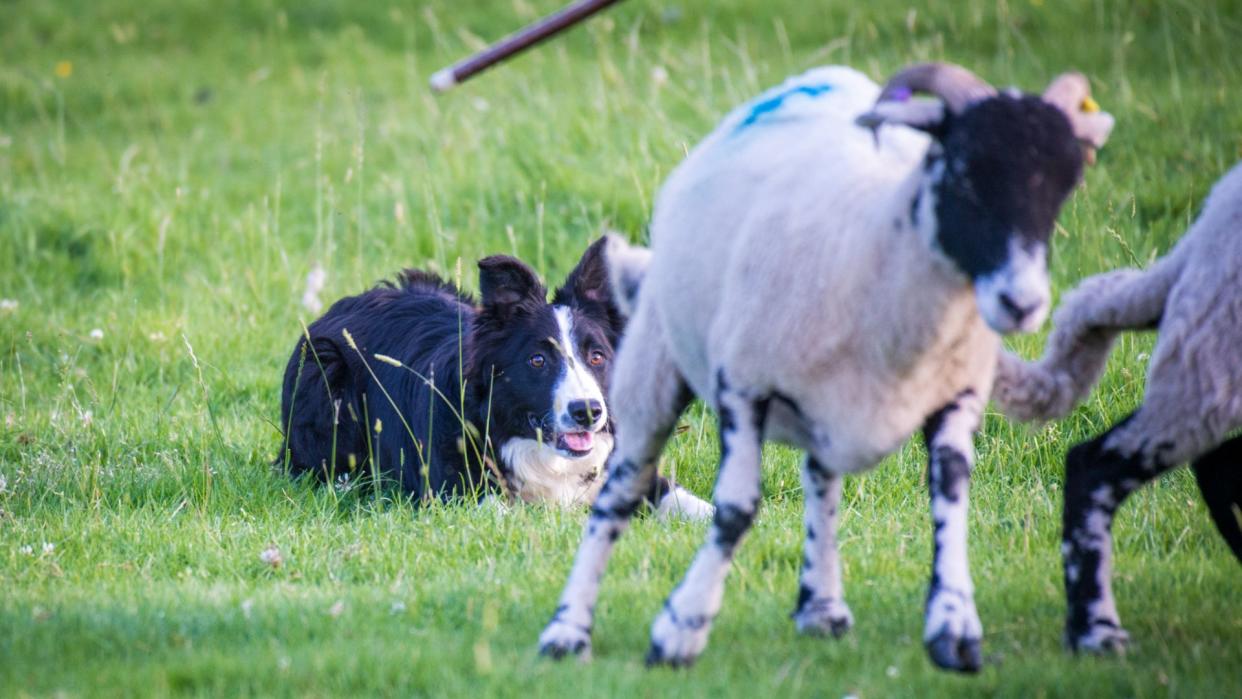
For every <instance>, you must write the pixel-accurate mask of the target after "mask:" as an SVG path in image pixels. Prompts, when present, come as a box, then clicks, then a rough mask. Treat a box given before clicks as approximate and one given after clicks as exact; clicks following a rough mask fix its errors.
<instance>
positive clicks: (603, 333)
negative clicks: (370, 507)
mask: <svg viewBox="0 0 1242 699" xmlns="http://www.w3.org/2000/svg"><path fill="white" fill-rule="evenodd" d="M605 242H606V239H600V240H599V241H597V242H596V243H594V244H593V245H591V246H590V247H589V248H588V249H587V251H586V253H585V254H584V255H583V257H582V259H581V261H579V263H578V265H577V267H576V268H575V269H574V270H573V272H571V273H570V275H569V277H568V278H567V279H566V280H565V284H564V285H563V286H561V288H559V289H557V290H556V293H555V294H554V295H553V298H552V302H551V303H548V300H547V291H546V290H545V289H544V286H543V285H542V284H541V283H540V281H539V279H538V277H537V276H536V274H535V273H534V271H533V270H531V269H530V268H529V267H527V266H526V265H525V264H523V263H522V262H521V261H520V260H517V259H515V258H512V257H508V256H505V255H496V256H492V257H488V258H485V259H483V260H481V261H479V288H480V292H481V299H480V301H479V302H477V303H476V301H475V300H474V299H473V298H471V297H470V296H468V295H466V294H464V293H462V292H461V291H459V290H458V289H457V288H456V287H454V286H453V285H452V284H450V283H448V282H446V281H444V280H442V279H440V278H439V277H437V276H435V275H433V274H430V273H427V272H421V271H417V270H406V271H404V272H402V273H401V274H400V275H399V276H398V277H397V281H396V282H395V283H387V282H385V283H381V284H380V285H378V286H376V287H375V288H373V289H371V290H370V291H367V292H364V293H362V294H359V295H357V296H350V297H347V298H344V299H341V300H340V301H337V302H336V303H335V304H333V305H332V307H331V308H330V309H328V312H327V313H325V314H324V315H323V317H321V318H320V319H319V320H317V321H315V322H314V323H312V324H311V325H310V327H309V328H308V329H307V333H306V335H305V336H304V337H303V338H301V339H300V340H299V341H298V343H297V347H296V348H295V349H294V351H293V356H292V357H290V359H289V363H288V366H287V367H286V369H285V378H284V389H283V395H282V398H281V421H282V425H283V426H284V427H285V428H286V430H287V432H286V441H285V445H284V446H285V453H284V454H282V459H281V460H282V462H284V463H285V464H287V467H288V469H289V471H290V472H291V473H293V474H295V475H297V474H301V473H306V472H310V473H313V474H315V476H316V477H317V478H319V479H320V480H324V481H334V480H337V479H345V478H350V479H356V478H358V477H368V476H372V475H377V474H378V475H380V476H381V477H382V478H383V479H385V480H388V481H395V482H397V483H398V484H400V486H401V488H402V489H403V490H404V491H405V492H406V493H407V494H409V495H411V496H414V497H415V498H419V499H422V498H427V497H440V498H448V497H454V496H464V497H477V496H479V495H483V494H486V493H488V492H494V491H495V490H497V489H502V490H503V491H505V492H506V493H508V494H510V495H512V496H514V497H516V498H518V499H521V500H524V501H528V502H552V503H556V504H559V505H563V506H569V505H575V504H590V503H591V502H593V501H594V499H595V495H596V494H597V493H598V492H599V488H600V486H601V485H602V482H603V479H602V478H601V477H600V476H601V475H602V469H603V466H604V462H605V461H606V460H607V458H608V454H609V453H610V452H611V450H612V444H613V436H612V423H611V420H610V417H609V416H610V413H609V410H608V405H607V402H606V400H605V396H606V394H607V388H608V374H609V364H610V363H611V361H612V356H613V352H614V350H615V348H616V347H617V343H618V340H619V339H620V336H621V333H622V331H623V330H624V324H625V319H624V317H623V315H622V314H621V312H620V310H619V308H618V306H617V304H616V303H615V302H614V300H613V298H612V294H611V292H610V286H609V278H608V271H607V265H606V260H605V255H606V250H605V248H606V245H605ZM308 340H309V342H308ZM647 501H648V503H649V504H650V506H651V507H653V508H654V509H655V510H656V512H657V513H658V514H660V515H662V516H663V515H680V516H684V517H687V518H707V517H710V516H711V513H712V508H711V506H710V505H708V504H707V503H706V502H704V501H702V500H700V499H698V498H696V497H695V496H693V495H691V494H690V493H688V492H686V491H685V490H683V489H681V488H679V487H677V486H675V485H673V484H671V483H670V482H668V481H667V480H664V479H659V480H658V481H657V483H656V485H655V486H654V487H653V488H652V491H651V492H650V493H649V494H648V497H647Z"/></svg>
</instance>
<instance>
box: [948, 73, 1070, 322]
mask: <svg viewBox="0 0 1242 699" xmlns="http://www.w3.org/2000/svg"><path fill="white" fill-rule="evenodd" d="M940 143H941V146H942V148H941V152H940V153H939V155H938V156H935V155H934V156H931V158H929V163H928V166H929V168H931V174H932V179H933V186H932V187H933V193H934V195H935V211H936V219H937V234H936V236H937V243H938V245H939V246H940V248H941V249H942V250H943V251H944V253H945V255H947V256H948V257H949V258H950V259H951V260H953V262H954V263H955V264H956V265H957V266H958V268H959V269H961V271H962V272H963V273H965V274H966V275H967V276H968V277H970V279H971V280H972V281H973V282H974V284H975V295H976V298H977V300H978V303H979V311H980V313H981V314H982V315H983V318H984V320H985V321H986V322H987V323H988V325H990V326H992V328H993V329H995V330H996V331H997V332H1001V333H1009V332H1015V331H1022V332H1029V331H1031V330H1034V329H1036V328H1038V327H1039V326H1040V325H1041V324H1042V323H1043V321H1044V318H1045V317H1046V316H1047V313H1048V304H1049V296H1050V293H1049V283H1048V266H1047V250H1048V238H1049V235H1050V234H1051V232H1052V227H1053V224H1054V222H1055V221H1056V218H1057V215H1058V213H1059V212H1060V210H1061V205H1062V204H1063V203H1064V201H1065V198H1066V197H1067V196H1068V195H1069V193H1070V192H1071V191H1072V190H1073V188H1074V186H1075V185H1076V184H1077V182H1078V179H1079V177H1080V176H1081V174H1082V166H1083V155H1082V148H1081V146H1080V145H1079V143H1078V140H1077V139H1076V138H1075V137H1074V133H1073V131H1072V129H1071V127H1070V124H1069V120H1068V119H1066V117H1065V115H1064V114H1063V113H1062V112H1061V111H1060V110H1059V109H1057V108H1056V107H1054V106H1052V105H1051V104H1048V103H1047V102H1044V101H1043V100H1042V99H1040V98H1039V97H1034V96H1030V95H1025V96H1010V95H999V96H997V97H993V98H990V99H987V100H984V101H982V102H980V103H978V104H976V105H974V106H972V107H971V108H969V109H967V110H966V111H965V112H964V113H962V114H961V115H960V116H958V117H955V118H952V119H950V120H949V122H948V123H947V124H945V127H944V130H943V132H942V133H941V134H940Z"/></svg>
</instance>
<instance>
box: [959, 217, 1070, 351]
mask: <svg viewBox="0 0 1242 699" xmlns="http://www.w3.org/2000/svg"><path fill="white" fill-rule="evenodd" d="M1051 297H1052V291H1051V288H1050V283H1049V280H1048V255H1047V248H1046V247H1045V246H1043V245H1038V244H1037V245H1034V246H1031V245H1030V244H1025V245H1024V244H1023V243H1022V241H1021V239H1020V238H1018V237H1016V236H1015V237H1014V239H1013V240H1011V241H1010V244H1009V260H1008V262H1006V263H1005V265H1004V266H1002V267H1001V268H1000V269H998V270H996V271H995V272H992V273H991V274H987V275H984V276H982V277H979V278H978V279H976V280H975V300H976V302H977V303H978V304H979V314H980V315H982V316H983V320H984V322H986V323H987V324H988V325H989V326H991V328H992V329H993V330H995V331H996V332H998V333H1001V334H1002V335H1007V334H1009V333H1019V332H1023V333H1026V332H1032V331H1034V330H1038V329H1039V327H1040V326H1041V325H1043V324H1044V320H1046V319H1047V318H1048V307H1049V302H1050V299H1051Z"/></svg>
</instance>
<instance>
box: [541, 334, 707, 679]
mask: <svg viewBox="0 0 1242 699" xmlns="http://www.w3.org/2000/svg"><path fill="white" fill-rule="evenodd" d="M629 332H630V335H629V339H630V340H632V343H631V344H627V345H626V348H627V350H626V351H623V352H621V353H620V354H619V355H618V356H617V364H616V367H615V368H614V369H613V386H612V392H611V395H610V396H609V403H610V405H612V406H613V408H614V410H613V414H614V415H615V416H616V418H617V443H616V447H615V448H614V449H613V451H612V454H611V455H610V456H609V457H608V478H607V480H605V481H604V485H603V488H601V489H600V492H599V495H598V496H597V497H596V499H595V504H594V506H593V507H592V508H591V515H590V517H589V518H588V519H587V522H586V526H585V528H584V531H583V535H582V543H581V544H579V546H578V554H577V555H576V556H575V557H574V564H573V568H572V569H571V570H570V573H569V580H568V581H566V583H565V589H564V591H563V592H562V593H561V598H560V603H559V604H558V605H557V607H556V612H555V613H554V614H553V615H552V619H551V621H549V622H548V625H547V626H546V627H545V628H544V630H543V633H542V634H540V636H539V652H540V653H542V654H543V655H545V656H548V657H551V658H562V657H565V656H569V655H577V656H580V657H587V656H589V655H590V653H591V625H592V622H593V618H594V615H595V600H596V597H597V596H598V595H599V584H600V579H601V578H602V577H603V574H604V568H605V566H606V565H607V563H608V558H609V557H610V556H611V555H612V547H613V545H614V544H615V543H616V541H617V539H618V538H619V537H620V536H621V534H622V533H623V532H625V530H626V528H627V527H628V526H629V523H630V517H631V516H632V515H633V514H634V512H635V510H637V509H638V507H639V506H640V505H641V504H642V501H643V498H644V497H645V496H647V495H648V494H649V493H650V492H651V491H652V486H653V485H654V484H655V479H656V470H657V468H656V466H657V463H656V461H657V459H658V458H659V455H660V451H661V450H662V449H663V448H664V443H665V442H666V441H667V440H668V437H669V434H670V432H671V431H672V429H673V426H674V425H676V424H677V417H678V416H679V415H681V411H682V410H683V409H684V408H685V407H686V404H687V403H688V402H689V401H690V397H691V394H690V392H689V388H688V387H687V386H686V384H685V382H684V381H682V379H681V376H680V375H678V374H677V370H676V367H675V366H674V365H673V362H672V359H671V358H670V357H669V354H668V350H667V345H666V344H665V342H664V339H663V331H662V329H661V328H660V326H659V325H658V322H657V321H655V320H654V316H653V315H652V314H651V313H647V314H645V315H639V316H637V317H635V319H634V320H633V321H632V322H631V323H630V330H629Z"/></svg>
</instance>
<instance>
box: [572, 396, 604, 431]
mask: <svg viewBox="0 0 1242 699" xmlns="http://www.w3.org/2000/svg"><path fill="white" fill-rule="evenodd" d="M603 414H604V404H603V403H600V402H599V401H597V400H575V401H572V402H570V404H569V417H570V418H572V419H573V421H574V424H575V425H579V426H581V427H591V426H593V425H594V424H595V421H596V420H598V419H599V416H600V415H603Z"/></svg>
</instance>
